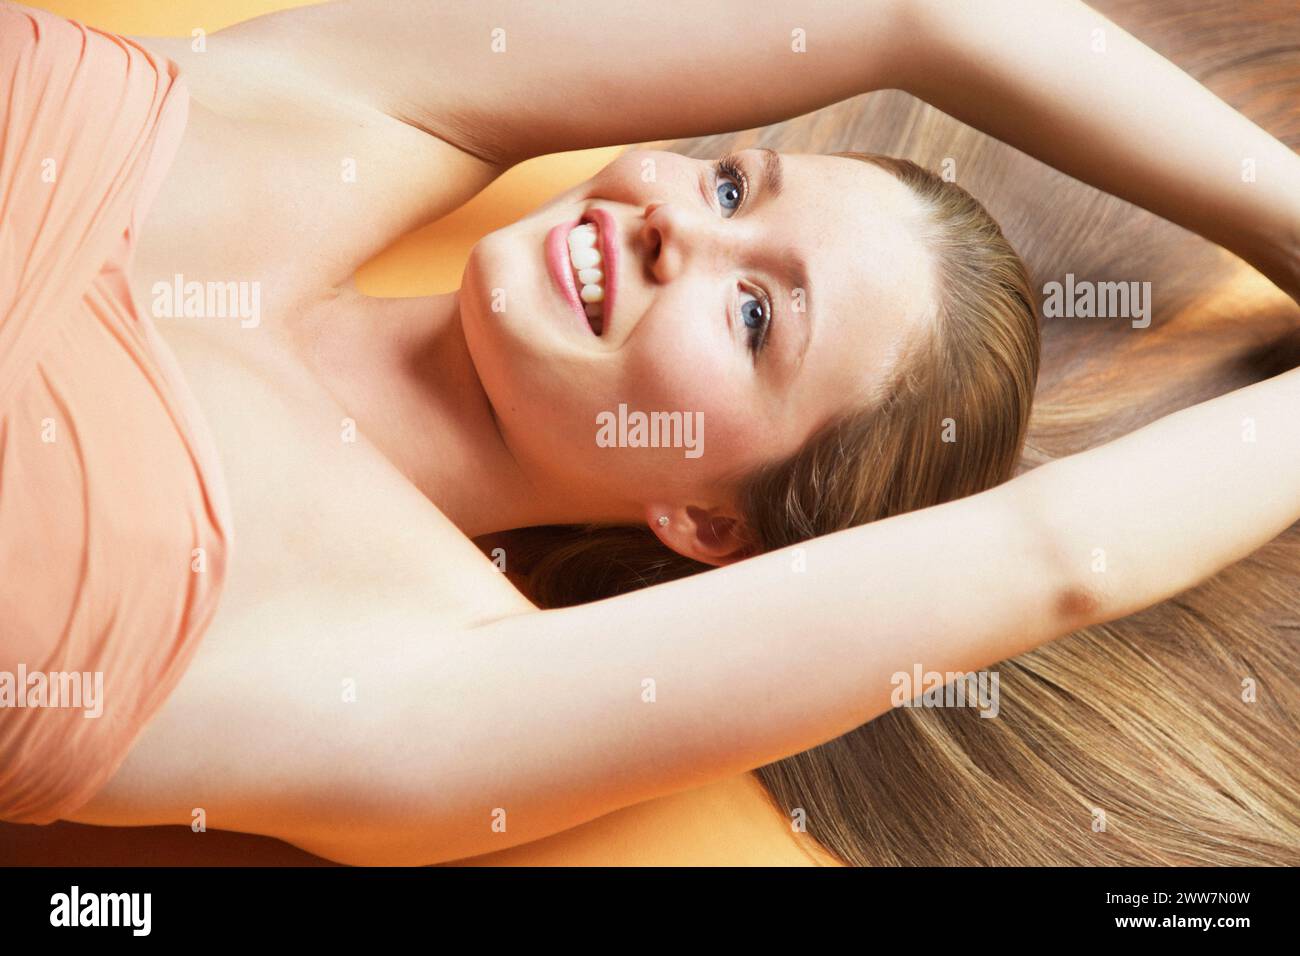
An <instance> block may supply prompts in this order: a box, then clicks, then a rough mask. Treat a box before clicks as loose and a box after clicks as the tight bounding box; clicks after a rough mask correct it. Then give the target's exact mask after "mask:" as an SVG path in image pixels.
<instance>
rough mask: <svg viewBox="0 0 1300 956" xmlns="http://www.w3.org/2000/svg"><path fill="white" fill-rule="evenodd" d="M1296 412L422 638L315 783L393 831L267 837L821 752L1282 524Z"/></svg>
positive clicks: (514, 816)
mask: <svg viewBox="0 0 1300 956" xmlns="http://www.w3.org/2000/svg"><path fill="white" fill-rule="evenodd" d="M1298 409H1300V369H1296V370H1292V371H1290V372H1288V373H1286V374H1284V375H1280V376H1278V377H1276V378H1273V379H1271V380H1269V381H1266V382H1262V383H1259V384H1256V385H1253V386H1250V387H1248V388H1244V389H1241V390H1240V391H1237V392H1234V393H1231V394H1229V395H1226V396H1223V397H1220V398H1217V399H1214V400H1213V401H1210V402H1206V403H1204V404H1202V405H1198V406H1195V407H1193V408H1190V409H1186V410H1183V411H1180V412H1177V413H1175V414H1173V415H1170V416H1168V417H1166V418H1163V419H1160V420H1159V421H1157V422H1155V423H1153V424H1151V425H1148V426H1146V427H1145V428H1142V429H1140V430H1138V431H1136V432H1134V433H1132V434H1130V435H1128V436H1125V437H1123V438H1120V439H1118V440H1116V441H1112V442H1110V443H1108V444H1106V445H1103V446H1100V447H1098V448H1096V449H1093V450H1090V451H1087V452H1084V453H1082V454H1078V455H1074V456H1071V457H1069V458H1065V459H1061V460H1059V461H1056V462H1053V463H1051V464H1048V465H1045V466H1043V467H1040V468H1038V469H1036V470H1035V471H1032V472H1029V473H1027V474H1025V475H1022V476H1020V477H1018V478H1015V479H1013V480H1012V481H1010V482H1007V483H1006V484H1004V485H1001V486H999V487H997V488H995V489H992V490H990V491H987V492H984V493H982V494H979V495H974V496H971V497H968V498H964V499H961V500H959V501H955V502H951V503H948V504H944V505H940V506H937V507H932V508H927V509H924V510H921V511H916V512H912V513H910V514H906V515H901V516H898V517H894V518H890V519H887V520H884V521H880V522H876V523H874V524H871V525H868V526H865V527H861V528H855V529H851V530H848V531H843V532H840V533H838V534H834V535H830V536H827V537H825V538H821V539H818V540H815V541H812V542H809V543H807V544H806V545H803V546H801V547H798V548H787V549H785V550H782V551H777V552H773V553H771V554H768V555H765V556H762V557H758V558H755V559H753V560H749V561H745V562H742V563H740V564H737V565H733V566H730V567H727V568H725V569H722V570H717V571H712V572H708V573H705V574H703V575H699V576H697V577H694V578H689V579H686V580H682V581H678V582H673V583H670V584H665V585H660V586H657V587H654V588H649V589H646V590H643V591H639V592H635V593H632V594H627V595H623V596H620V597H616V598H612V599H609V600H605V601H601V602H598V603H595V604H588V605H582V606H578V607H573V608H567V609H562V610H553V611H541V612H530V613H522V614H519V615H516V616H511V617H508V618H505V619H501V620H497V621H494V622H491V623H486V624H483V625H481V626H479V627H478V628H477V629H475V630H473V631H471V632H470V633H469V634H468V635H467V636H465V637H463V638H460V639H458V640H457V641H456V643H455V650H454V652H444V651H434V650H433V649H432V647H433V645H431V646H430V649H428V650H421V649H420V648H421V647H423V645H413V648H412V650H411V652H410V653H409V654H408V655H407V656H404V658H403V661H402V665H401V668H400V675H398V676H397V677H395V678H394V684H393V686H392V687H391V688H390V691H391V696H392V700H393V702H394V703H393V707H394V710H393V713H392V716H391V720H390V723H391V726H387V725H386V724H385V723H384V722H383V721H380V722H378V723H376V724H374V725H373V732H374V734H375V737H374V739H372V740H370V741H369V742H368V743H367V744H366V745H365V746H364V747H362V748H361V752H362V753H364V755H365V756H364V759H358V760H331V761H330V762H329V767H328V776H327V777H326V778H325V779H324V780H323V781H322V783H321V789H322V792H330V791H331V790H333V791H337V790H338V788H340V787H342V788H343V790H344V792H348V791H349V790H353V791H355V792H356V793H358V794H364V799H363V798H362V797H357V799H356V802H357V803H365V804H366V805H367V806H368V807H369V808H370V810H371V816H372V817H373V818H374V819H376V820H382V821H383V822H382V823H381V824H377V825H375V826H368V827H366V828H364V829H361V830H355V829H354V830H346V829H344V828H343V825H342V824H343V823H345V822H346V821H341V824H340V826H339V828H338V829H333V830H327V831H325V832H323V833H321V834H320V835H319V836H311V835H310V834H277V835H282V836H287V837H288V838H289V839H292V840H294V842H297V843H300V844H301V845H304V846H306V847H307V848H308V849H312V850H314V851H316V852H320V853H323V854H325V855H327V856H332V857H335V858H339V859H343V860H345V861H350V862H359V863H429V862H435V861H438V860H446V859H455V858H460V857H465V856H470V855H475V854H478V853H483V852H487V851H489V850H493V849H501V848H504V847H506V846H511V845H514V844H517V843H522V842H527V841H530V840H534V839H537V838H540V837H543V836H546V835H548V834H551V833H555V832H558V831H560V830H563V829H567V828H569V827H573V826H576V825H578V824H580V823H583V822H585V821H587V820H590V819H593V818H595V817H597V816H600V815H603V814H605V813H608V812H611V811H613V810H615V809H618V808H620V807H624V806H629V805H631V804H634V803H637V802H640V801H643V800H647V799H650V798H653V797H656V796H660V795H664V794H668V793H672V792H675V791H679V790H683V789H686V788H689V787H692V786H697V785H701V784H704V783H706V782H709V781H712V780H715V779H720V778H723V777H725V776H728V775H732V774H736V773H740V772H743V771H746V770H750V769H753V768H755V767H758V766H760V765H763V764H765V763H768V762H770V761H773V760H777V759H779V758H782V757H786V756H789V755H791V754H794V753H798V752H800V751H803V750H805V749H808V748H810V747H813V746H816V745H817V744H820V743H822V742H824V741H826V740H828V739H831V738H833V737H835V736H838V735H840V734H843V733H845V732H847V731H849V730H851V729H852V728H854V727H856V726H858V725H860V724H862V723H865V722H867V721H869V720H871V719H872V718H874V717H876V716H878V715H880V714H881V713H883V712H885V711H886V710H887V709H888V708H889V707H890V706H891V699H890V698H891V693H892V692H893V690H894V683H893V677H894V675H895V674H897V673H900V672H902V673H911V672H912V670H913V667H914V666H915V665H918V664H919V665H920V666H921V667H922V668H923V669H924V670H925V671H940V672H966V671H975V670H979V669H982V668H986V667H989V666H990V665H992V664H995V663H996V662H998V661H1000V660H1003V659H1006V658H1009V657H1012V656H1015V655H1017V654H1020V653H1023V652H1025V651H1028V650H1030V649H1032V648H1034V647H1037V646H1038V645H1040V644H1043V643H1045V642H1047V641H1050V640H1052V639H1054V638H1057V637H1060V636H1062V635H1065V634H1067V633H1070V632H1072V631H1074V630H1077V629H1078V628H1080V627H1083V626H1086V625H1089V624H1093V623H1097V622H1101V621H1105V620H1110V619H1114V618H1117V617H1120V616H1123V615H1126V614H1129V613H1132V612H1134V611H1137V610H1139V609H1141V608H1144V607H1146V606H1149V605H1151V604H1155V603H1157V602H1159V601H1161V600H1164V599H1166V598H1169V597H1171V596H1173V595H1175V594H1177V593H1179V592H1181V591H1183V590H1185V589H1186V588H1189V587H1191V586H1193V585H1195V584H1197V583H1198V582H1199V581H1201V580H1203V579H1205V578H1207V577H1209V576H1210V575H1212V574H1214V573H1215V572H1217V571H1218V570H1220V569H1222V568H1223V567H1225V566H1227V565H1229V564H1231V563H1233V562H1235V561H1237V560H1238V559H1240V558H1242V557H1244V556H1245V555H1247V554H1248V553H1250V552H1251V551H1252V550H1254V549H1255V548H1258V547H1259V546H1261V545H1263V544H1264V543H1266V542H1267V541H1269V540H1270V539H1271V538H1273V537H1274V536H1276V535H1277V534H1279V533H1280V532H1282V531H1283V530H1285V529H1286V528H1287V527H1288V526H1289V525H1290V524H1292V523H1293V522H1295V521H1296V520H1298V519H1300V432H1298V431H1297V428H1296V424H1295V417H1296V413H1297V410H1298ZM1099 569H1100V570H1099ZM443 643H445V642H439V643H438V644H437V646H442V644H443ZM430 654H432V655H434V656H432V657H430V658H429V659H428V660H427V661H426V660H425V656H427V655H430ZM422 655H425V656H422ZM397 727H400V728H401V730H400V732H396V731H395V728H397ZM358 767H359V768H361V769H360V770H357V769H356V768H358ZM349 768H351V769H349ZM352 775H357V776H356V779H352ZM495 811H500V812H503V813H504V816H503V817H502V818H501V819H502V821H503V822H505V823H506V830H505V832H501V833H498V832H494V831H493V830H492V828H491V823H492V820H493V813H494V812H495Z"/></svg>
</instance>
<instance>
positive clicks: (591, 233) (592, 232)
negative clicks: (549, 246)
mask: <svg viewBox="0 0 1300 956" xmlns="http://www.w3.org/2000/svg"><path fill="white" fill-rule="evenodd" d="M595 244H596V227H595V226H593V225H591V223H586V222H584V223H583V224H582V225H581V226H578V227H577V228H575V229H571V230H569V248H570V249H590V248H591V247H592V246H594V245H595Z"/></svg>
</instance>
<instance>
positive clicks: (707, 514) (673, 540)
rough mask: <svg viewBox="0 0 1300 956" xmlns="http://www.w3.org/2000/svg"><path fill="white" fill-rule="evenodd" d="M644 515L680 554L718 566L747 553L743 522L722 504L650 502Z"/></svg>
mask: <svg viewBox="0 0 1300 956" xmlns="http://www.w3.org/2000/svg"><path fill="white" fill-rule="evenodd" d="M645 516H646V523H647V524H648V525H649V526H650V530H651V531H653V532H654V533H655V534H656V535H657V536H658V538H659V540H660V541H662V542H663V543H664V544H665V545H667V546H668V547H670V548H672V549H673V550H674V551H676V552H677V553H678V554H680V555H682V556H683V557H687V558H693V559H694V560H696V561H702V562H703V563H705V564H712V565H714V566H721V565H724V564H730V563H731V562H733V561H739V560H740V559H741V558H745V557H748V556H749V555H750V554H751V547H752V546H751V542H750V540H749V536H748V535H747V534H746V530H745V526H744V522H742V521H741V520H740V518H738V517H737V516H736V515H735V514H734V513H733V512H731V511H729V510H727V509H725V508H702V507H697V506H696V505H678V506H673V505H665V504H654V503H651V504H649V505H647V506H646V511H645ZM665 517H666V518H667V519H668V520H667V521H666V522H665V521H664V520H663V519H664V518H665Z"/></svg>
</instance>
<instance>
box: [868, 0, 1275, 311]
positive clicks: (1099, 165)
mask: <svg viewBox="0 0 1300 956" xmlns="http://www.w3.org/2000/svg"><path fill="white" fill-rule="evenodd" d="M902 10H903V16H904V17H905V18H906V20H907V21H909V22H910V24H911V25H910V27H909V28H907V29H902V30H900V31H899V32H898V36H900V37H902V38H903V39H902V41H901V42H902V43H903V45H904V51H903V53H904V55H902V56H899V57H897V58H896V59H895V60H894V61H892V62H893V63H895V64H896V70H897V72H896V73H895V74H894V76H893V77H892V79H893V80H894V81H895V84H896V85H897V86H899V87H900V88H902V89H905V90H907V91H908V92H910V93H912V94H914V95H915V96H918V97H920V98H921V99H924V100H925V101H927V102H928V103H931V104H933V105H934V106H936V107H938V108H939V109H941V110H943V111H944V112H945V113H948V114H950V115H952V116H954V117H956V118H957V119H960V120H962V121H963V122H965V123H968V124H969V125H971V126H975V127H977V128H979V129H981V130H983V131H984V132H986V133H988V134H990V135H991V136H995V137H997V138H998V139H1001V140H1003V141H1004V142H1006V143H1009V144H1010V145H1012V146H1015V147H1016V148H1018V149H1021V150H1023V151H1024V152H1026V153H1029V154H1030V155H1032V156H1035V157H1037V158H1038V159H1041V160H1042V161H1044V162H1046V163H1049V164H1051V165H1052V166H1055V167H1056V168H1057V169H1059V170H1061V171H1063V172H1066V173H1069V174H1070V175H1071V176H1074V177H1075V178H1077V179H1081V180H1083V181H1084V182H1087V183H1090V184H1091V185H1093V186H1096V187H1097V188H1098V189H1102V190H1105V191H1106V192H1108V193H1111V194H1113V195H1115V196H1119V197H1121V198H1123V199H1127V200H1129V201H1130V202H1133V203H1135V204H1137V205H1139V206H1142V207H1143V208H1145V209H1149V210H1150V211H1152V212H1154V213H1156V214H1157V215H1159V216H1163V217H1164V218H1165V219H1168V220H1170V221H1171V222H1175V223H1178V224H1179V225H1181V226H1184V227H1186V228H1188V229H1190V230H1192V231H1193V232H1197V233H1199V234H1200V235H1202V236H1204V237H1205V238H1207V239H1209V240H1211V241H1212V242H1215V243H1218V244H1219V245H1221V246H1223V247H1225V248H1227V249H1229V250H1231V251H1232V252H1235V253H1236V254H1237V255H1239V256H1241V257H1242V258H1243V259H1245V260H1246V261H1248V262H1249V263H1251V265H1253V266H1255V267H1256V268H1257V269H1259V270H1260V271H1261V272H1263V273H1264V274H1265V275H1267V276H1268V277H1269V278H1270V279H1272V280H1273V281H1274V282H1275V283H1276V284H1277V285H1278V286H1280V287H1281V288H1283V289H1284V290H1285V291H1286V292H1287V293H1288V294H1290V295H1291V296H1292V297H1293V298H1295V299H1296V300H1297V301H1300V156H1297V155H1296V153H1294V152H1292V151H1291V150H1290V149H1288V148H1287V147H1286V146H1285V145H1283V144H1282V143H1280V142H1278V141H1277V140H1276V139H1274V138H1273V137H1272V136H1270V135H1269V134H1268V133H1266V132H1265V131H1264V130H1262V129H1260V128H1259V127H1258V126H1256V125H1255V124H1254V123H1252V122H1251V121H1250V120H1248V119H1246V118H1245V117H1244V116H1242V115H1241V114H1240V113H1238V112H1237V111H1236V110H1234V109H1232V107H1230V106H1228V105H1227V104H1226V103H1224V102H1223V101H1222V100H1220V99H1219V98H1218V97H1216V96H1215V95H1214V94H1213V93H1211V92H1210V91H1209V90H1207V89H1206V88H1205V87H1203V86H1201V84H1199V83H1198V82H1196V80H1194V79H1192V77H1190V76H1188V75H1187V74H1186V73H1184V72H1183V71H1182V70H1180V69H1179V68H1178V67H1176V66H1175V65H1174V64H1172V63H1170V62H1169V61H1168V60H1166V59H1165V58H1164V57H1162V56H1160V55H1159V54H1158V53H1155V52H1154V51H1153V50H1151V49H1149V48H1148V47H1146V46H1145V45H1143V44H1142V43H1141V42H1140V41H1138V40H1136V39H1134V38H1133V37H1132V36H1130V35H1129V34H1128V33H1126V32H1124V31H1123V30H1122V29H1120V28H1119V27H1118V26H1116V25H1115V24H1113V23H1112V22H1110V21H1109V20H1107V19H1106V18H1105V17H1103V16H1101V15H1100V14H1099V13H1097V12H1095V11H1094V10H1092V9H1090V8H1089V7H1088V6H1086V5H1085V4H1084V3H1082V2H1080V0H962V2H960V3H953V2H951V0H909V2H908V3H906V4H905V5H904V6H903V8H902ZM1292 32H1293V33H1294V34H1295V35H1300V10H1296V11H1295V12H1294V14H1293V22H1292ZM958 164H959V166H958V176H959V177H960V159H958ZM1117 278H1118V277H1117Z"/></svg>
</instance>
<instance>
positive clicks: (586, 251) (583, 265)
mask: <svg viewBox="0 0 1300 956" xmlns="http://www.w3.org/2000/svg"><path fill="white" fill-rule="evenodd" d="M569 258H570V259H571V260H572V261H573V268H575V269H578V270H582V269H591V268H594V267H595V266H598V265H600V251H599V250H598V249H596V248H594V247H592V246H587V247H585V248H579V249H575V248H573V247H572V246H570V247H569Z"/></svg>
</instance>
